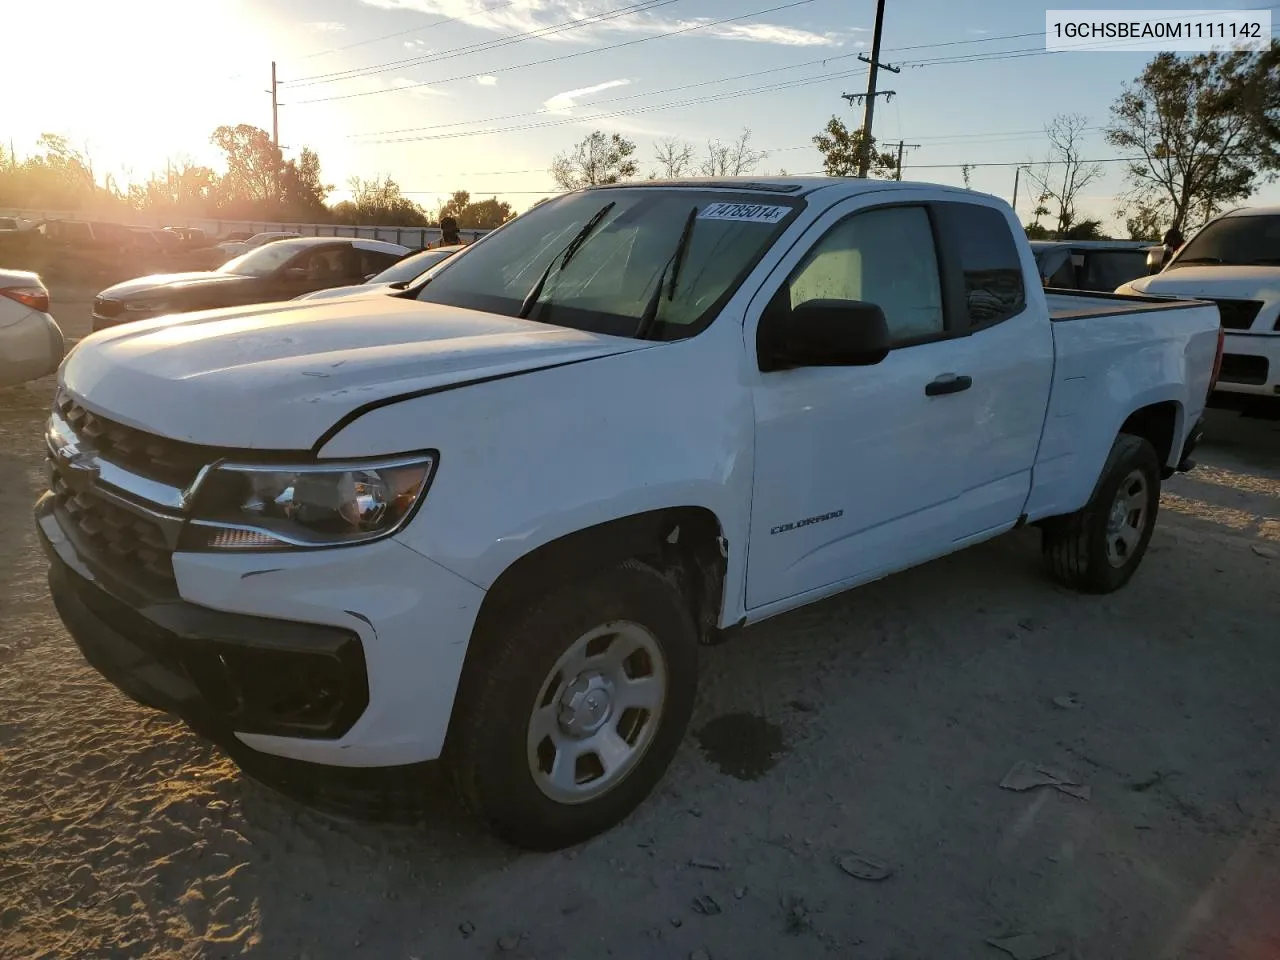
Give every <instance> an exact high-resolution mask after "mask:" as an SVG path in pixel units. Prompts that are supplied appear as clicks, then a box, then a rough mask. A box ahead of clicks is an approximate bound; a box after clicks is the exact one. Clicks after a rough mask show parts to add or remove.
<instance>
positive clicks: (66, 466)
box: [57, 444, 99, 493]
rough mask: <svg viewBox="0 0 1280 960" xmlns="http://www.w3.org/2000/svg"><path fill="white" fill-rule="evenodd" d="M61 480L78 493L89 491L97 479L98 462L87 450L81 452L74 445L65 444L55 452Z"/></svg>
mask: <svg viewBox="0 0 1280 960" xmlns="http://www.w3.org/2000/svg"><path fill="white" fill-rule="evenodd" d="M57 456H58V465H59V466H60V467H61V468H62V469H61V472H62V479H63V481H64V482H65V483H66V485H67V486H68V487H70V488H71V489H72V490H74V491H76V492H77V493H80V492H82V491H84V490H87V489H89V487H91V486H93V484H94V483H95V482H96V481H97V479H98V473H99V471H98V462H97V459H96V458H95V457H94V455H93V453H92V452H91V451H89V450H81V449H79V448H78V447H77V446H76V445H75V444H67V446H65V447H63V448H61V449H60V450H58V452H57Z"/></svg>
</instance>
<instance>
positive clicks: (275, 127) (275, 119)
mask: <svg viewBox="0 0 1280 960" xmlns="http://www.w3.org/2000/svg"><path fill="white" fill-rule="evenodd" d="M278 91H279V85H278V84H277V83H276V62H275V61H274V60H272V61H271V89H270V90H269V91H267V92H268V93H270V94H271V145H272V146H273V147H275V152H276V157H277V158H278V157H279V156H280V100H279V99H278V97H277V93H278ZM272 183H273V184H274V190H275V198H276V201H277V202H279V200H280V163H279V160H278V159H277V161H276V163H275V170H274V173H273V179H272Z"/></svg>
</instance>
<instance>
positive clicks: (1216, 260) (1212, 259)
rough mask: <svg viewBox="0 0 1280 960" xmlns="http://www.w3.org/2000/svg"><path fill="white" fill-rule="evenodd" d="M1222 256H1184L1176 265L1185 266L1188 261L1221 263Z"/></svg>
mask: <svg viewBox="0 0 1280 960" xmlns="http://www.w3.org/2000/svg"><path fill="white" fill-rule="evenodd" d="M1221 262H1222V258H1221V257H1183V258H1182V259H1181V260H1179V261H1178V262H1177V264H1176V266H1179V267H1183V266H1186V265H1187V264H1188V263H1221Z"/></svg>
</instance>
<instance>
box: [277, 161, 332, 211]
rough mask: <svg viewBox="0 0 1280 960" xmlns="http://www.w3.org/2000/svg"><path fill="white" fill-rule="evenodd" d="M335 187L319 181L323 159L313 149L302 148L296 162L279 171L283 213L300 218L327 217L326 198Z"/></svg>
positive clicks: (287, 163)
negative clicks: (321, 160)
mask: <svg viewBox="0 0 1280 960" xmlns="http://www.w3.org/2000/svg"><path fill="white" fill-rule="evenodd" d="M331 190H333V185H332V184H326V183H324V182H322V181H321V179H320V157H319V156H318V155H317V154H316V152H315V151H314V150H312V149H311V148H310V147H303V148H302V152H301V153H300V154H299V155H298V159H297V160H289V161H287V162H285V164H284V165H283V166H282V167H281V168H280V201H279V206H280V212H281V213H282V214H286V215H288V216H294V217H298V218H300V219H315V218H320V217H327V216H328V213H329V211H328V208H327V207H325V204H324V201H325V197H327V196H328V195H329V192H330V191H331Z"/></svg>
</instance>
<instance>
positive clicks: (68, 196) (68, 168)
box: [0, 133, 119, 210]
mask: <svg viewBox="0 0 1280 960" xmlns="http://www.w3.org/2000/svg"><path fill="white" fill-rule="evenodd" d="M36 144H37V147H38V149H39V151H40V152H39V153H36V154H33V155H31V156H28V157H25V158H24V159H23V160H22V161H21V162H18V160H17V158H16V157H13V156H12V155H9V156H8V158H7V159H8V163H7V164H6V168H5V169H4V170H3V171H0V205H4V206H15V207H45V208H49V209H54V210H80V209H84V208H88V207H96V206H101V205H102V204H104V203H113V202H116V201H118V199H119V198H118V197H117V196H116V195H115V194H114V193H113V192H112V191H111V190H108V189H106V188H105V187H102V186H99V185H98V183H97V182H96V180H95V178H94V174H93V163H92V162H91V161H90V159H89V157H88V155H87V154H86V153H85V152H84V151H82V150H80V149H78V148H76V147H73V146H72V145H71V142H70V141H69V140H68V139H67V138H66V137H64V136H62V135H60V134H56V133H42V134H41V135H40V137H39V138H38V139H37V140H36ZM4 153H6V154H9V150H8V149H5V151H4Z"/></svg>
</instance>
